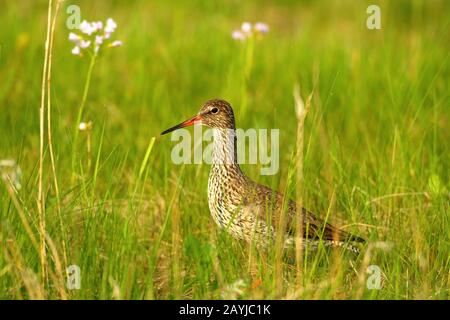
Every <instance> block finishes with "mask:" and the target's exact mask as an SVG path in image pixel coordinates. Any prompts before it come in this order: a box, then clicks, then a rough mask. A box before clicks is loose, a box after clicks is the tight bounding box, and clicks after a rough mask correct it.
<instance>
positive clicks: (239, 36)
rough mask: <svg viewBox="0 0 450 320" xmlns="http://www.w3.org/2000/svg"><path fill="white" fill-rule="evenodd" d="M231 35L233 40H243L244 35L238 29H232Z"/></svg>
mask: <svg viewBox="0 0 450 320" xmlns="http://www.w3.org/2000/svg"><path fill="white" fill-rule="evenodd" d="M231 37H232V38H233V39H234V40H241V41H243V40H245V35H244V34H243V33H242V31H240V30H235V31H233V33H232V34H231Z"/></svg>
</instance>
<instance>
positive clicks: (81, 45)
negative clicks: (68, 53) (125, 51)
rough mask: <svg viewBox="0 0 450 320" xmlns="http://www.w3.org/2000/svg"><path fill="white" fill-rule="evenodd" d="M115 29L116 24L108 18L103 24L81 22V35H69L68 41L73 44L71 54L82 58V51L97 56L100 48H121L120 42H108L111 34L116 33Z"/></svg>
mask: <svg viewBox="0 0 450 320" xmlns="http://www.w3.org/2000/svg"><path fill="white" fill-rule="evenodd" d="M116 28H117V23H116V22H115V21H114V20H113V19H112V18H108V19H107V20H106V22H105V23H103V22H102V21H93V22H88V21H86V20H83V22H81V23H80V25H79V30H80V32H81V34H77V33H74V32H70V33H69V41H71V42H73V43H75V47H74V48H73V49H72V54H74V55H79V56H82V55H83V51H90V52H91V53H94V54H97V53H98V52H99V51H100V49H101V47H102V46H106V47H120V46H122V45H123V43H122V41H120V40H112V39H111V40H110V38H111V34H112V33H114V32H115V31H116ZM91 44H92V46H91ZM91 48H92V49H91Z"/></svg>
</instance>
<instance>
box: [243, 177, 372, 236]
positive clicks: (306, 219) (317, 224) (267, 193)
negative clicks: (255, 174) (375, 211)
mask: <svg viewBox="0 0 450 320" xmlns="http://www.w3.org/2000/svg"><path fill="white" fill-rule="evenodd" d="M249 189H250V190H251V191H250V192H247V193H246V195H245V196H244V205H245V206H247V208H252V207H253V208H257V210H255V211H254V214H256V215H258V218H259V219H261V220H263V221H264V220H266V221H267V220H271V221H270V222H271V223H272V225H273V226H275V227H276V226H277V225H279V224H280V220H281V219H280V214H281V213H283V212H284V213H285V215H284V217H285V219H284V223H283V224H284V226H283V228H284V229H285V230H286V232H288V233H289V234H292V235H294V234H295V229H296V224H297V213H298V208H297V205H296V203H295V202H294V201H292V200H287V203H284V198H283V195H282V194H280V193H278V192H276V191H274V190H272V189H270V188H269V187H266V186H264V185H260V184H257V183H252V186H251V188H249ZM283 210H284V211H283ZM300 218H301V219H300V221H301V222H302V224H301V225H302V232H303V236H304V237H305V238H306V237H308V239H322V240H331V241H356V242H364V239H362V238H360V237H358V236H355V235H352V234H350V233H348V232H346V231H344V230H342V229H339V228H337V227H335V226H333V225H331V224H329V223H327V222H325V221H324V220H323V219H321V218H319V217H317V216H316V215H315V214H314V213H312V212H310V211H308V210H306V209H305V208H301V216H300Z"/></svg>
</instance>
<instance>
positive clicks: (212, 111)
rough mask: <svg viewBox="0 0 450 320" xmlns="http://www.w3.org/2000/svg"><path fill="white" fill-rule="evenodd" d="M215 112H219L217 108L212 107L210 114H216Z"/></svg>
mask: <svg viewBox="0 0 450 320" xmlns="http://www.w3.org/2000/svg"><path fill="white" fill-rule="evenodd" d="M217 112H219V108H216V107H214V108H212V109H211V113H212V114H216V113H217Z"/></svg>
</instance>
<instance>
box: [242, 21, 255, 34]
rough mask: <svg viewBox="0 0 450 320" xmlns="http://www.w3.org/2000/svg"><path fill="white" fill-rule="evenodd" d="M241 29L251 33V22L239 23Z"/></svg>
mask: <svg viewBox="0 0 450 320" xmlns="http://www.w3.org/2000/svg"><path fill="white" fill-rule="evenodd" d="M241 30H242V31H243V32H244V33H251V32H252V24H251V23H250V22H243V23H242V25H241Z"/></svg>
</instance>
